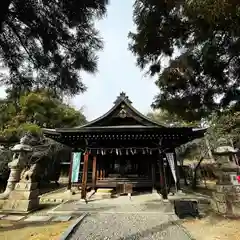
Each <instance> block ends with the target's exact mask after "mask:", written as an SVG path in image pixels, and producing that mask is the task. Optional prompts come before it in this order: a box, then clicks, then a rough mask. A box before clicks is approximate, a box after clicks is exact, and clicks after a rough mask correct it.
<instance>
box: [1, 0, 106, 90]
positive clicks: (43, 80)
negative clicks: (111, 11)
mask: <svg viewBox="0 0 240 240" xmlns="http://www.w3.org/2000/svg"><path fill="white" fill-rule="evenodd" d="M107 3H108V1H107V0H91V1H89V0H85V1H78V0H72V1H69V0H60V1H56V0H41V1H35V0H2V1H1V10H0V57H1V63H3V64H4V65H5V66H6V67H7V68H8V69H9V70H10V77H6V76H2V77H1V83H2V84H5V85H8V86H11V87H15V88H19V89H21V88H22V87H23V88H24V89H26V88H31V87H33V86H38V87H49V88H51V89H55V90H60V91H61V92H64V93H68V94H76V93H78V92H81V91H84V90H85V86H84V84H83V83H82V81H81V77H80V75H79V73H80V72H81V71H87V72H89V73H95V72H96V70H97V56H96V52H97V51H99V50H101V49H102V47H103V43H102V41H101V39H100V38H99V33H98V31H97V30H96V29H95V27H94V21H95V20H97V19H100V18H102V17H103V16H104V15H105V13H106V5H107ZM33 72H35V73H37V77H32V76H33V75H32V74H33Z"/></svg>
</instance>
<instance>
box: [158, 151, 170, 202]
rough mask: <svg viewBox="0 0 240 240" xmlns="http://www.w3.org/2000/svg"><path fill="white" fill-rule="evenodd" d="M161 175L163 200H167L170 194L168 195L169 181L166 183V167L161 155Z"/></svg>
mask: <svg viewBox="0 0 240 240" xmlns="http://www.w3.org/2000/svg"><path fill="white" fill-rule="evenodd" d="M159 157H160V158H159V173H160V186H161V193H162V197H163V199H167V198H168V197H167V196H168V193H167V181H166V177H167V176H166V167H165V166H164V159H163V157H162V156H161V155H160V156H159Z"/></svg>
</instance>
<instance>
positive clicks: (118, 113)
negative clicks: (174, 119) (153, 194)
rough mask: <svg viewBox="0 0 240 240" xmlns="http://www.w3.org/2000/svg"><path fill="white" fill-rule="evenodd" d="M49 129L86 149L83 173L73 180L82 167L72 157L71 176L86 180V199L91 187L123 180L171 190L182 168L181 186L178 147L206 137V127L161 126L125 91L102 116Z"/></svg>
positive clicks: (80, 149)
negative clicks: (169, 186) (170, 179)
mask: <svg viewBox="0 0 240 240" xmlns="http://www.w3.org/2000/svg"><path fill="white" fill-rule="evenodd" d="M43 132H44V134H45V136H46V137H49V138H52V139H54V140H56V141H58V142H60V143H63V144H65V145H67V146H69V147H71V148H72V150H73V152H80V153H81V155H80V158H81V160H80V166H78V168H77V171H78V174H77V175H78V177H77V179H76V177H75V180H73V179H71V173H72V171H73V168H76V167H73V159H72V162H71V167H70V168H71V169H70V172H71V173H70V179H69V181H70V183H71V185H72V186H73V185H81V187H82V197H83V198H84V197H85V195H86V189H87V187H91V188H93V189H96V188H100V187H101V188H116V187H117V186H118V185H119V184H131V185H132V188H135V189H138V188H150V189H151V188H152V189H161V190H162V193H163V195H166V194H165V193H166V188H167V180H166V179H167V178H168V177H169V175H171V170H172V173H173V171H175V173H176V174H175V178H174V179H175V182H176V186H177V187H178V188H179V173H178V171H177V167H176V166H177V163H176V157H175V148H176V147H178V146H180V145H182V144H184V143H187V142H189V141H191V140H193V139H196V138H201V137H203V136H204V132H205V130H204V129H197V128H196V129H194V128H190V127H179V128H178V127H167V126H165V125H160V124H159V123H156V122H154V121H152V120H150V119H149V118H147V117H146V116H144V115H143V114H141V113H140V112H139V111H137V110H136V109H135V108H134V107H133V106H132V102H131V101H130V100H129V98H128V97H127V96H126V94H125V93H123V92H122V93H121V94H120V96H119V97H117V99H116V101H115V102H114V106H113V107H112V108H111V109H110V110H109V111H108V112H107V113H106V114H104V115H103V116H101V117H99V118H97V119H96V120H94V121H91V122H89V123H87V124H85V125H83V126H80V127H75V128H61V129H43ZM167 156H168V158H167ZM169 156H170V157H169ZM170 160H171V161H170ZM173 175H174V174H173Z"/></svg>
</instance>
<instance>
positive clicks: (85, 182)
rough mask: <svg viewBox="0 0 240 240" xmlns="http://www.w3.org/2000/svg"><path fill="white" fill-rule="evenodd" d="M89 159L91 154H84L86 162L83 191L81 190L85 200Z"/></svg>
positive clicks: (84, 165)
mask: <svg viewBox="0 0 240 240" xmlns="http://www.w3.org/2000/svg"><path fill="white" fill-rule="evenodd" d="M88 157H89V153H88V152H86V153H85V154H84V162H83V174H82V190H81V198H82V199H85V198H86V196H87V174H88Z"/></svg>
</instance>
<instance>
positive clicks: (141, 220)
mask: <svg viewBox="0 0 240 240" xmlns="http://www.w3.org/2000/svg"><path fill="white" fill-rule="evenodd" d="M70 208H72V210H73V211H76V212H79V211H83V212H88V213H89V215H88V216H87V217H86V218H85V219H84V220H83V221H82V222H81V224H80V225H79V226H78V227H77V229H76V230H75V232H74V233H73V234H72V236H71V237H70V238H69V239H70V240H108V239H109V240H110V239H111V240H133V239H135V240H151V239H154V240H173V239H176V240H190V238H189V237H188V235H187V234H186V233H185V232H184V231H183V230H182V229H181V228H180V227H178V226H177V225H175V224H173V223H172V221H173V220H174V218H173V214H172V206H171V204H169V203H168V204H164V203H163V202H162V201H161V200H159V198H158V197H157V195H154V194H150V195H144V196H139V197H134V198H133V199H132V201H129V199H128V198H126V197H120V198H118V199H111V200H103V201H98V202H96V203H95V202H89V203H88V204H81V203H79V202H78V203H76V202H75V203H69V204H63V205H62V206H61V209H62V210H63V209H65V210H69V209H70Z"/></svg>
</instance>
